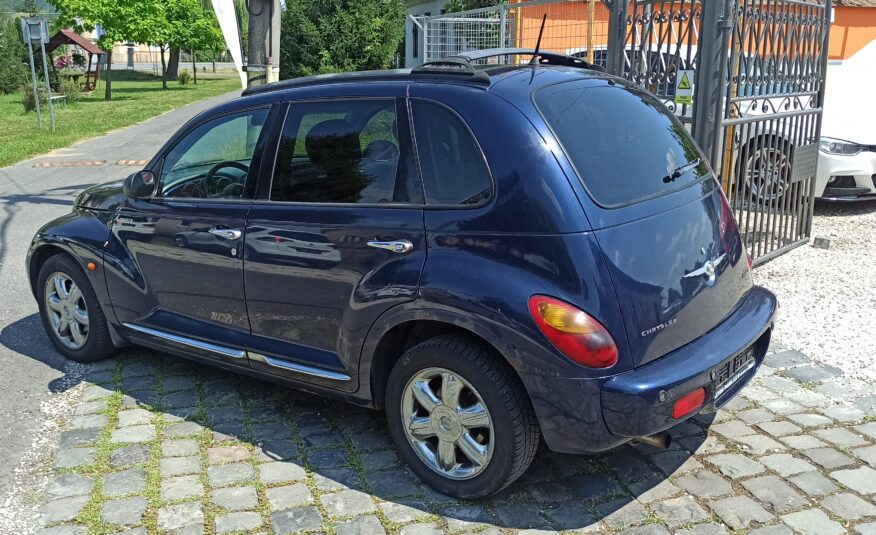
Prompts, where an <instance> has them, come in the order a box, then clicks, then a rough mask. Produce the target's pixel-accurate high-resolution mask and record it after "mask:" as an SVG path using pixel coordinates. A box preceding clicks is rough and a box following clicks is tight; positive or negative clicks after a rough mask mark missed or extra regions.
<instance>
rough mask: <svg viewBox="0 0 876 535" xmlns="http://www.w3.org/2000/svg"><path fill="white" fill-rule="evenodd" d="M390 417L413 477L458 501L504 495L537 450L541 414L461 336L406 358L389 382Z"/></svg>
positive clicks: (504, 371)
mask: <svg viewBox="0 0 876 535" xmlns="http://www.w3.org/2000/svg"><path fill="white" fill-rule="evenodd" d="M386 413H387V421H388V425H389V430H390V433H391V435H392V437H393V440H394V441H395V443H396V445H397V446H398V448H399V450H400V451H401V454H402V456H403V457H404V458H405V460H406V461H407V463H408V464H409V465H410V467H411V470H413V471H414V473H415V474H417V476H419V477H420V479H422V480H423V481H424V482H426V484H428V485H429V486H431V487H432V488H434V489H435V490H437V491H439V492H442V493H444V494H447V495H450V496H455V497H458V498H478V497H482V496H487V495H489V494H493V493H496V492H499V491H500V490H502V489H503V488H505V487H507V486H508V485H510V484H511V483H512V482H514V481H515V480H516V479H517V478H518V477H520V476H521V475H523V473H524V472H525V471H526V469H527V468H528V467H529V464H530V463H531V462H532V459H533V457H534V456H535V452H536V449H537V448H538V443H539V437H540V432H539V428H538V423H537V421H536V418H535V413H534V411H533V409H532V406H531V404H530V403H529V399H528V397H527V395H526V392H525V391H524V389H523V386H522V385H521V384H520V382H519V380H518V379H517V377H516V376H515V375H514V374H513V371H512V370H511V369H510V368H509V367H508V366H507V364H505V363H504V362H503V361H500V360H499V359H498V358H496V357H495V356H494V355H493V354H492V353H491V352H490V351H488V350H487V349H486V348H484V347H483V346H482V345H480V344H478V343H476V342H474V341H472V340H470V339H468V338H466V337H462V336H455V335H452V336H439V337H436V338H431V339H429V340H426V341H425V342H422V343H420V344H418V345H416V346H414V347H413V348H411V349H409V350H408V351H407V352H405V354H404V355H403V356H402V357H401V359H400V360H399V361H398V363H396V365H395V367H394V368H393V370H392V373H391V375H390V377H389V384H388V385H387V393H386Z"/></svg>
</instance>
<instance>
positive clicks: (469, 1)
mask: <svg viewBox="0 0 876 535" xmlns="http://www.w3.org/2000/svg"><path fill="white" fill-rule="evenodd" d="M507 3H508V0H450V1H449V2H447V4H446V5H445V6H444V12H445V13H456V12H458V11H468V10H469V9H480V8H482V7H491V6H496V5H499V4H507Z"/></svg>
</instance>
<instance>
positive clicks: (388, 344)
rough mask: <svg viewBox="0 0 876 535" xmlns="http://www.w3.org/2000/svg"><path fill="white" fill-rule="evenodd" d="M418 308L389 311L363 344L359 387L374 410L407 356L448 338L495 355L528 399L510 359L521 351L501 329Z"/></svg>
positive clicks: (463, 316)
mask: <svg viewBox="0 0 876 535" xmlns="http://www.w3.org/2000/svg"><path fill="white" fill-rule="evenodd" d="M414 307H416V305H415V304H414V305H410V304H409V306H405V305H399V306H397V307H394V308H393V309H391V310H390V311H387V312H386V313H385V314H384V316H383V317H381V318H379V319H378V320H377V323H376V324H375V325H374V326H372V328H371V330H370V331H369V333H368V336H367V337H366V340H365V343H364V344H363V350H362V354H361V357H360V366H359V376H360V383H359V384H360V385H361V387H362V388H367V389H368V390H367V391H360V394H361V395H362V396H363V397H369V398H370V399H371V400H372V404H373V405H374V407H376V408H382V407H383V406H384V404H385V394H386V386H387V380H388V379H389V374H390V372H391V371H392V368H393V366H394V365H395V363H396V362H398V359H399V358H401V356H402V355H403V354H404V352H405V351H407V350H408V349H410V348H411V347H413V346H415V345H417V344H418V343H420V342H423V341H425V340H428V339H430V338H434V337H436V336H441V335H447V334H458V335H461V336H464V337H467V338H469V339H471V340H473V341H475V342H476V343H478V344H480V345H482V346H483V347H485V348H486V349H487V350H488V351H490V352H491V353H493V354H494V356H495V357H496V359H497V360H498V361H499V362H502V363H503V364H504V365H506V366H508V368H509V370H510V371H511V373H512V374H513V376H514V377H515V378H516V379H517V380H518V381H520V384H521V385H523V387H524V390H525V391H527V395H528V388H526V383H525V381H524V379H523V377H522V376H521V374H520V371H519V369H518V366H515V363H514V362H513V358H509V355H518V353H519V351H518V350H517V349H518V348H515V346H514V344H513V342H512V341H511V340H509V339H508V338H507V336H503V333H502V331H501V330H500V329H501V328H500V327H498V326H496V325H492V324H489V323H487V322H484V321H480V320H479V319H477V318H475V319H473V318H472V317H471V315H470V314H463V313H461V312H458V311H455V310H452V309H446V308H445V309H441V308H431V307H429V308H414ZM531 401H532V400H531V399H530V402H531Z"/></svg>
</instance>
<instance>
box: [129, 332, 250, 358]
mask: <svg viewBox="0 0 876 535" xmlns="http://www.w3.org/2000/svg"><path fill="white" fill-rule="evenodd" d="M124 326H125V327H127V328H128V329H131V330H132V331H137V332H139V333H143V334H148V335H149V336H154V337H156V338H161V339H162V340H167V341H168V342H173V343H175V344H180V345H183V346H187V347H191V348H193V349H199V350H201V351H207V352H209V353H215V354H216V355H219V356H222V357H228V358H232V359H245V358H246V352H245V351H243V350H242V349H232V348H230V347H225V346H220V345H216V344H211V343H210V342H203V341H201V340H195V339H193V338H187V337H185V336H180V335H178V334H172V333H169V332H165V331H159V330H157V329H150V328H149V327H143V326H142V325H137V324H136V323H125V324H124Z"/></svg>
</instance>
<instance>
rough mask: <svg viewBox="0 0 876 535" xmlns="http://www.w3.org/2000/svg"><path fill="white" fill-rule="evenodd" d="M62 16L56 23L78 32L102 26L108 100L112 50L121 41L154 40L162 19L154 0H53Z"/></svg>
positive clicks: (109, 96) (100, 41) (159, 5)
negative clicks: (105, 53) (105, 55)
mask: <svg viewBox="0 0 876 535" xmlns="http://www.w3.org/2000/svg"><path fill="white" fill-rule="evenodd" d="M53 3H54V5H55V7H56V8H58V11H59V12H60V16H59V18H58V21H57V24H59V25H60V26H62V27H64V26H69V27H72V28H74V29H75V30H76V31H83V30H87V31H93V30H94V29H95V28H96V27H98V26H99V27H100V29H101V31H102V33H101V35H100V37H98V39H97V46H99V47H100V48H102V49H104V50H105V51H106V52H107V54H108V56H107V64H106V78H105V80H104V85H105V87H106V92H105V97H104V98H106V100H112V57H113V55H112V51H113V45H115V43H118V42H124V41H131V42H134V43H149V42H152V36H154V35H155V33H156V31H158V30H159V27H160V23H161V21H162V18H163V4H162V2H155V1H154V0H54V2H53Z"/></svg>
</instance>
